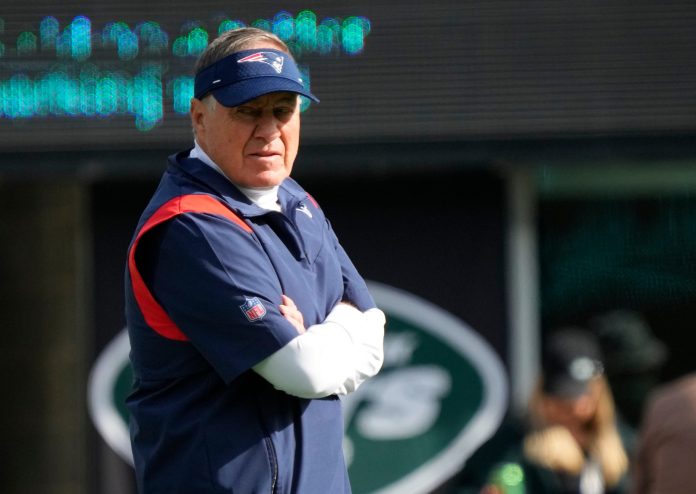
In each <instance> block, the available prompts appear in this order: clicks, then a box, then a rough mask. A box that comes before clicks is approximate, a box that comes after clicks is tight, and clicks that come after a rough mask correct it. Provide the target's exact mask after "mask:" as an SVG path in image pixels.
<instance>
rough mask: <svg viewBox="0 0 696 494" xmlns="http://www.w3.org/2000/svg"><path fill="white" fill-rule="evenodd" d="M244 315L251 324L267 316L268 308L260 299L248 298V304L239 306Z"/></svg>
mask: <svg viewBox="0 0 696 494" xmlns="http://www.w3.org/2000/svg"><path fill="white" fill-rule="evenodd" d="M239 308H240V309H242V312H244V315H245V316H246V318H247V319H249V321H250V322H254V321H258V320H259V319H261V318H263V316H265V315H266V308H265V307H264V306H263V304H262V303H261V301H260V300H259V298H258V297H253V298H248V297H247V299H246V302H244V303H243V304H242V305H240V306H239Z"/></svg>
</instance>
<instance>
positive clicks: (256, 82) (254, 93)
mask: <svg viewBox="0 0 696 494" xmlns="http://www.w3.org/2000/svg"><path fill="white" fill-rule="evenodd" d="M281 91H288V92H291V93H297V94H301V95H302V96H306V97H307V98H309V99H311V100H313V101H316V102H317V103H318V102H319V99H317V97H316V96H314V95H313V94H312V93H310V92H309V90H308V89H306V88H305V86H304V81H303V79H302V74H301V73H300V71H299V69H298V68H297V65H295V62H294V60H293V59H292V57H291V56H290V55H288V54H287V53H284V52H282V51H279V50H274V49H271V48H259V49H256V50H244V51H240V52H237V53H233V54H232V55H228V56H227V57H225V58H222V59H220V60H218V61H217V62H215V63H213V64H211V65H209V66H208V67H206V68H204V69H203V70H201V71H200V72H198V73H197V74H196V79H195V84H194V97H195V98H197V99H202V98H203V97H204V96H206V95H207V94H209V93H210V94H212V95H213V96H214V97H215V99H216V100H217V101H218V102H219V103H220V104H221V105H223V106H227V107H232V106H238V105H241V104H242V103H245V102H247V101H250V100H252V99H255V98H258V97H259V96H262V95H264V94H268V93H276V92H281Z"/></svg>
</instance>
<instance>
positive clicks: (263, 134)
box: [254, 112, 282, 142]
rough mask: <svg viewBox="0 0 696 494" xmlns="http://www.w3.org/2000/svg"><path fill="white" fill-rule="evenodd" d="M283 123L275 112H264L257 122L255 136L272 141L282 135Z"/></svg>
mask: <svg viewBox="0 0 696 494" xmlns="http://www.w3.org/2000/svg"><path fill="white" fill-rule="evenodd" d="M281 124H282V122H280V121H279V120H278V119H277V118H276V117H275V116H274V115H273V113H270V112H264V113H263V115H261V116H260V117H259V119H258V121H257V123H256V129H254V137H259V138H261V139H263V140H265V141H266V142H271V141H273V140H274V139H277V138H278V137H279V136H280V127H281Z"/></svg>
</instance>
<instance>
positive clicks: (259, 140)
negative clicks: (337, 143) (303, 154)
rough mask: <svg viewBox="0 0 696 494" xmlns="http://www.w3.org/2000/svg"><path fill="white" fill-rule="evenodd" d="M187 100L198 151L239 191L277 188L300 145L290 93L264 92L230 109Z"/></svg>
mask: <svg viewBox="0 0 696 494" xmlns="http://www.w3.org/2000/svg"><path fill="white" fill-rule="evenodd" d="M211 103H212V104H207V103H205V102H201V101H198V100H193V102H192V105H191V119H192V122H193V125H194V128H195V130H196V138H197V140H198V143H199V144H200V146H201V147H202V148H203V150H204V151H205V152H206V153H207V154H208V156H210V158H211V159H212V160H213V161H214V162H215V163H216V164H217V165H218V166H219V167H220V168H221V169H222V171H223V172H224V173H225V175H227V177H228V178H229V179H230V180H231V181H232V182H233V183H235V184H237V185H240V186H242V187H269V186H273V185H279V184H280V183H281V182H282V181H283V180H284V179H285V178H286V177H287V176H289V175H290V172H291V171H292V165H293V163H294V162H295V157H296V156H297V150H298V146H299V141H300V104H299V97H298V95H297V94H295V93H289V92H280V93H269V94H265V95H263V96H260V97H259V98H256V99H254V100H251V101H248V102H246V103H243V104H241V105H239V106H236V107H233V108H226V107H224V106H222V105H220V104H219V103H218V102H217V101H215V102H211Z"/></svg>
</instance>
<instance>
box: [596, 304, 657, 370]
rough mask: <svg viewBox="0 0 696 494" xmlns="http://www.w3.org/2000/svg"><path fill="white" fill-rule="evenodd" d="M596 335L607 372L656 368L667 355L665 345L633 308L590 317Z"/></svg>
mask: <svg viewBox="0 0 696 494" xmlns="http://www.w3.org/2000/svg"><path fill="white" fill-rule="evenodd" d="M590 328H591V329H592V330H593V331H594V332H595V334H596V335H597V337H598V338H599V343H600V345H601V347H602V353H603V354H604V357H605V360H606V364H607V373H610V374H635V373H640V372H645V371H654V370H657V369H659V368H660V367H661V366H662V364H664V363H665V361H666V360H667V356H668V353H669V352H668V350H667V346H666V345H665V344H664V343H663V342H662V341H660V340H658V339H657V338H656V337H655V336H654V335H653V333H652V331H651V329H650V326H649V325H648V323H647V322H646V321H645V319H644V318H643V317H642V316H641V315H640V314H639V313H637V312H635V311H632V310H628V309H617V310H614V311H611V312H607V313H605V314H602V315H600V316H596V317H594V318H593V319H591V320H590Z"/></svg>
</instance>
